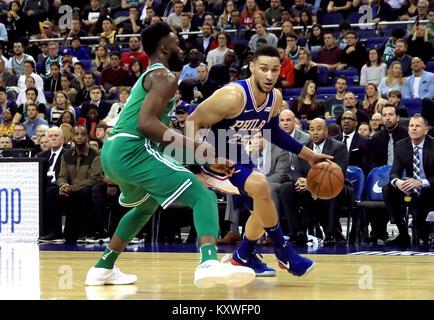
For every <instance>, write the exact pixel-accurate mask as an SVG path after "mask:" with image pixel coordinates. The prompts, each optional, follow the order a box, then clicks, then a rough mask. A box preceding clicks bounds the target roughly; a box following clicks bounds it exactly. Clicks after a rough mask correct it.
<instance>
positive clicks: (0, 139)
mask: <svg viewBox="0 0 434 320" xmlns="http://www.w3.org/2000/svg"><path fill="white" fill-rule="evenodd" d="M0 126H1V125H0ZM0 149H12V138H11V136H9V135H7V134H5V133H4V134H2V135H0ZM0 157H1V152H0Z"/></svg>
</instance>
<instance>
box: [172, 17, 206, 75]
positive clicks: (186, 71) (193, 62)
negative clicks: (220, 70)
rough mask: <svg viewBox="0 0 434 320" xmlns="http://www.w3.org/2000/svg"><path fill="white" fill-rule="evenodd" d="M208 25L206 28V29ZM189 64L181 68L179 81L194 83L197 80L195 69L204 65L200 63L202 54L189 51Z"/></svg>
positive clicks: (192, 50) (195, 50)
mask: <svg viewBox="0 0 434 320" xmlns="http://www.w3.org/2000/svg"><path fill="white" fill-rule="evenodd" d="M207 27H208V25H207V26H206V28H207ZM188 58H189V61H190V62H189V63H187V64H185V65H184V67H183V68H182V72H181V76H180V78H179V79H180V80H181V81H187V82H188V81H195V80H197V68H198V67H199V66H200V65H205V64H204V63H202V62H201V61H202V54H201V53H200V52H199V50H198V49H191V50H190V52H189V53H188Z"/></svg>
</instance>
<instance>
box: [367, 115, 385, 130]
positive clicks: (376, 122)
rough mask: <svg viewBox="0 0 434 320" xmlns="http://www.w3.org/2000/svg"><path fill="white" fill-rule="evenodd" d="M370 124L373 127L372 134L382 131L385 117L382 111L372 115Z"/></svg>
mask: <svg viewBox="0 0 434 320" xmlns="http://www.w3.org/2000/svg"><path fill="white" fill-rule="evenodd" d="M369 124H370V125H371V128H372V135H374V134H376V133H377V132H378V131H381V130H382V129H383V118H382V116H381V113H378V112H376V113H374V114H373V115H372V117H371V120H370V121H369Z"/></svg>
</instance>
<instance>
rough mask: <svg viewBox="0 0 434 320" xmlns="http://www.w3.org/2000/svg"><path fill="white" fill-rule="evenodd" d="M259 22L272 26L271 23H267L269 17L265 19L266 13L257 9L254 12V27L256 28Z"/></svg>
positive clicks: (267, 26)
mask: <svg viewBox="0 0 434 320" xmlns="http://www.w3.org/2000/svg"><path fill="white" fill-rule="evenodd" d="M257 23H265V27H266V28H269V27H270V25H269V24H268V23H267V19H265V15H264V13H263V12H260V11H256V12H255V13H254V14H253V22H252V28H254V27H255V25H256V24H257Z"/></svg>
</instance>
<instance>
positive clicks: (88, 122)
mask: <svg viewBox="0 0 434 320" xmlns="http://www.w3.org/2000/svg"><path fill="white" fill-rule="evenodd" d="M77 123H78V124H82V125H85V126H86V128H87V130H88V132H89V137H96V126H97V125H98V124H100V123H102V120H101V117H100V115H99V112H98V106H96V105H94V104H91V105H89V108H88V109H87V113H86V114H85V115H84V116H82V117H80V118H79V119H78V121H77Z"/></svg>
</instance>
